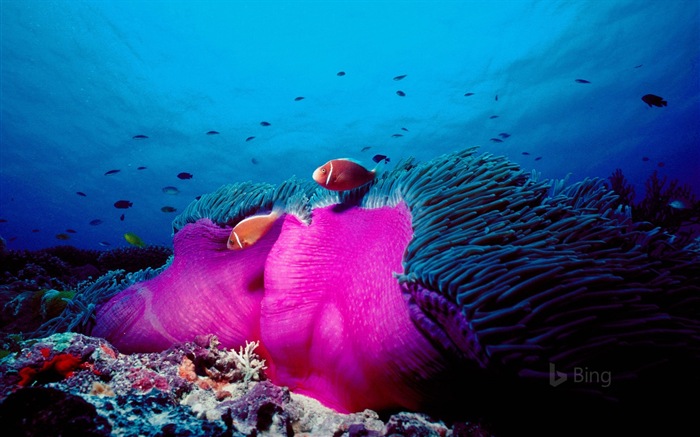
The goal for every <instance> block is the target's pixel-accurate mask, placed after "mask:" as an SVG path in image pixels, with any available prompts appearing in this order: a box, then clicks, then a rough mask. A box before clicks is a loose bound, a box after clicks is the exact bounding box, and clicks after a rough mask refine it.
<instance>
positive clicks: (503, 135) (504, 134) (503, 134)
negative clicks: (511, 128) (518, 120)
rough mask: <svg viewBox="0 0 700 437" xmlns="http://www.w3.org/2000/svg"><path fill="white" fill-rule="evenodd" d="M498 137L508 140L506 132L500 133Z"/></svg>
mask: <svg viewBox="0 0 700 437" xmlns="http://www.w3.org/2000/svg"><path fill="white" fill-rule="evenodd" d="M498 136H499V137H501V138H504V139H505V138H508V137H509V136H510V134H509V133H508V132H501V133H500V134H498Z"/></svg>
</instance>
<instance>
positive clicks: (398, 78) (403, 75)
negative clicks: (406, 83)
mask: <svg viewBox="0 0 700 437" xmlns="http://www.w3.org/2000/svg"><path fill="white" fill-rule="evenodd" d="M406 76H407V74H402V75H401V76H396V77H395V78H394V80H401V79H403V78H404V77H406Z"/></svg>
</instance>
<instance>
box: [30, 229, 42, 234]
mask: <svg viewBox="0 0 700 437" xmlns="http://www.w3.org/2000/svg"><path fill="white" fill-rule="evenodd" d="M32 232H34V233H35V234H36V233H37V232H41V230H40V229H32Z"/></svg>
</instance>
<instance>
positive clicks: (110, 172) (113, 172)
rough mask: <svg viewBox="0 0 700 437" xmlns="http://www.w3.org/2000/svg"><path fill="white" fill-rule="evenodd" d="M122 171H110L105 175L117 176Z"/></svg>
mask: <svg viewBox="0 0 700 437" xmlns="http://www.w3.org/2000/svg"><path fill="white" fill-rule="evenodd" d="M120 171H121V170H110V171H108V172H106V173H105V176H108V175H111V174H117V173H119V172H120Z"/></svg>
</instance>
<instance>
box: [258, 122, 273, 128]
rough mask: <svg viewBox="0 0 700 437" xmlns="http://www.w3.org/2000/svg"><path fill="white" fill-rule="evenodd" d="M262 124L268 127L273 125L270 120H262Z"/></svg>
mask: <svg viewBox="0 0 700 437" xmlns="http://www.w3.org/2000/svg"><path fill="white" fill-rule="evenodd" d="M260 126H266V127H267V126H272V125H271V124H270V123H269V122H267V121H261V122H260Z"/></svg>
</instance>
